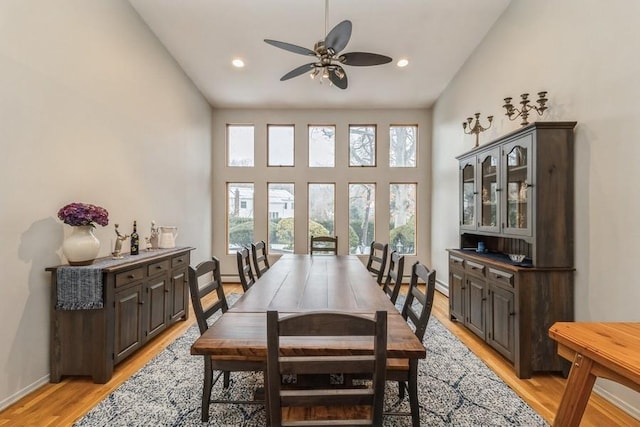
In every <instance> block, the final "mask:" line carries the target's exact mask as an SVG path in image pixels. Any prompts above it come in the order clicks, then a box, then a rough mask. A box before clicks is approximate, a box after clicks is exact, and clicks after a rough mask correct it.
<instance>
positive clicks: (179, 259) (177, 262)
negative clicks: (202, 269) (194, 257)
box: [171, 254, 189, 268]
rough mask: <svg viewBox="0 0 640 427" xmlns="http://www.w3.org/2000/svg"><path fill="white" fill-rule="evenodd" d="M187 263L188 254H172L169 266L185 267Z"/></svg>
mask: <svg viewBox="0 0 640 427" xmlns="http://www.w3.org/2000/svg"><path fill="white" fill-rule="evenodd" d="M188 265H189V254H184V255H180V256H174V257H173V258H172V259H171V268H177V267H187V266H188Z"/></svg>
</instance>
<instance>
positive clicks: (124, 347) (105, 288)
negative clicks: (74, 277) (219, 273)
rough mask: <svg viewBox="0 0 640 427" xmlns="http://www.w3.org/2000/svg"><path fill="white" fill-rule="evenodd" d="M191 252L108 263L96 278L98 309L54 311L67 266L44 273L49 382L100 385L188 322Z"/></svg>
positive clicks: (181, 250)
mask: <svg viewBox="0 0 640 427" xmlns="http://www.w3.org/2000/svg"><path fill="white" fill-rule="evenodd" d="M191 250H193V248H191V247H182V248H175V249H170V250H159V251H158V252H157V253H144V255H143V256H126V255H128V254H125V258H124V259H122V260H118V261H115V262H109V263H108V266H106V267H104V268H102V269H101V270H100V271H99V272H98V273H97V274H99V275H100V276H101V279H102V305H103V307H102V308H93V309H63V308H56V305H57V303H58V279H57V277H58V274H57V272H58V269H60V268H62V267H65V268H70V267H69V266H66V265H65V266H56V267H49V268H47V269H46V271H49V272H51V337H50V369H51V373H50V381H51V382H53V383H57V382H59V381H60V380H61V378H62V376H63V375H90V376H91V377H92V378H93V381H94V382H96V383H101V384H104V383H106V382H107V381H109V379H111V376H112V374H113V367H114V366H115V365H116V364H118V363H119V362H120V361H122V360H123V359H124V358H126V357H127V356H129V355H130V354H132V353H133V352H135V351H136V350H138V349H139V348H140V347H142V346H143V345H145V344H146V343H147V342H148V341H149V340H151V339H152V338H154V337H156V336H157V335H158V334H160V333H161V332H162V331H164V330H165V329H166V328H167V327H168V326H170V325H172V324H174V323H176V322H177V321H179V320H186V319H187V317H188V314H189V284H188V280H189V275H188V267H189V263H190V251H191ZM141 254H143V252H141ZM107 259H108V258H103V259H102V260H105V261H106V260H107ZM99 261H100V260H96V263H98V265H99ZM79 268H80V267H79Z"/></svg>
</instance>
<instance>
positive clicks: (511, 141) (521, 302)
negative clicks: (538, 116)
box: [449, 122, 576, 378]
mask: <svg viewBox="0 0 640 427" xmlns="http://www.w3.org/2000/svg"><path fill="white" fill-rule="evenodd" d="M575 124H576V123H575V122H536V123H533V124H531V125H529V126H526V127H524V128H521V129H519V130H517V131H515V132H512V133H510V134H508V135H505V136H504V137H502V138H499V139H497V140H495V141H493V142H491V143H489V144H486V145H484V146H481V147H478V148H476V149H474V150H472V151H470V152H468V153H465V154H463V155H461V156H459V157H458V158H457V159H458V160H459V164H460V246H459V248H456V249H450V250H449V304H450V307H449V310H450V317H451V319H453V320H457V321H458V322H461V323H462V324H464V325H465V326H466V327H467V328H468V329H469V330H470V331H472V332H473V333H474V334H476V335H477V336H478V337H480V338H481V339H482V340H484V341H485V342H486V343H487V344H488V345H490V346H491V347H493V348H494V349H495V350H496V351H498V352H499V353H501V354H502V355H503V356H504V357H506V358H507V359H508V360H509V361H511V362H512V363H513V364H514V368H515V370H516V373H517V375H518V376H519V377H520V378H529V377H530V376H531V374H532V372H534V371H552V370H561V369H563V368H564V365H563V362H562V361H561V360H560V358H559V357H558V356H557V355H556V354H555V348H554V345H553V342H552V341H551V340H550V339H549V338H548V336H547V330H548V328H549V327H550V326H551V324H553V323H554V322H556V321H570V320H573V312H574V307H573V271H574V268H573V213H574V207H573V192H574V187H573V173H574V167H573V128H574V126H575ZM509 254H520V255H522V256H524V259H522V260H519V261H514V260H512V259H511V258H510V257H509Z"/></svg>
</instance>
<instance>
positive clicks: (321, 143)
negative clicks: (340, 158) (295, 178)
mask: <svg viewBox="0 0 640 427" xmlns="http://www.w3.org/2000/svg"><path fill="white" fill-rule="evenodd" d="M335 151H336V127H335V126H309V167H311V168H314V167H325V168H332V167H334V166H335V164H336V156H335Z"/></svg>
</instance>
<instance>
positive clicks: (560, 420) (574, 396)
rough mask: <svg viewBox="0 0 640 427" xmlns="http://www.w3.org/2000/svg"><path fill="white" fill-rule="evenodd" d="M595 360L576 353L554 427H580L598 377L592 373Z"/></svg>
mask: <svg viewBox="0 0 640 427" xmlns="http://www.w3.org/2000/svg"><path fill="white" fill-rule="evenodd" d="M592 366H593V360H591V359H588V358H586V357H584V356H583V355H581V354H580V353H576V355H575V357H574V358H573V365H572V366H571V371H570V372H569V379H568V380H567V384H566V385H565V388H564V393H563V395H562V400H561V401H560V407H559V408H558V413H557V414H556V418H555V419H554V420H553V426H554V427H574V426H575V427H578V426H579V425H580V420H581V419H582V414H583V413H584V409H585V407H586V406H587V402H589V396H590V395H591V389H592V388H593V383H594V382H595V381H596V376H595V375H593V374H592V373H591V368H592Z"/></svg>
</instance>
